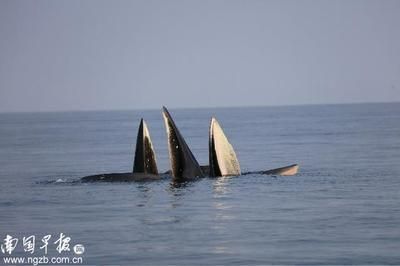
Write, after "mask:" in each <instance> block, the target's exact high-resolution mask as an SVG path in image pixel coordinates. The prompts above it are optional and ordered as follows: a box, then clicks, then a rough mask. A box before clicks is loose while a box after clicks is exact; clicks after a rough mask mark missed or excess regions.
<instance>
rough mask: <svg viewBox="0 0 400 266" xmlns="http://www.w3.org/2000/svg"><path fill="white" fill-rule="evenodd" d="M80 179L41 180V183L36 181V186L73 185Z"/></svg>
mask: <svg viewBox="0 0 400 266" xmlns="http://www.w3.org/2000/svg"><path fill="white" fill-rule="evenodd" d="M79 182H80V179H68V178H57V179H52V180H43V181H38V182H36V184H39V185H43V184H44V185H48V184H56V185H57V184H74V183H79Z"/></svg>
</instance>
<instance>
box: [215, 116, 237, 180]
mask: <svg viewBox="0 0 400 266" xmlns="http://www.w3.org/2000/svg"><path fill="white" fill-rule="evenodd" d="M208 143H209V152H208V153H209V154H208V158H209V165H210V167H209V168H210V170H209V175H210V176H212V177H219V176H238V175H240V174H241V171H240V164H239V160H238V158H237V156H236V152H235V150H234V149H233V146H232V144H231V143H230V142H229V141H228V138H227V137H226V135H225V133H224V131H223V130H222V127H221V126H220V124H219V123H218V121H217V119H216V118H215V117H213V118H211V122H210V130H209V140H208Z"/></svg>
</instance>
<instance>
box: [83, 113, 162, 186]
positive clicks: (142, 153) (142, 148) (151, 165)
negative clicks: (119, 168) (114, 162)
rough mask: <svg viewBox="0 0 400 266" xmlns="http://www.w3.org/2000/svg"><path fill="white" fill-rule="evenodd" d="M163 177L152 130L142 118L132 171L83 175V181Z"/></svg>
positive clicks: (118, 180)
mask: <svg viewBox="0 0 400 266" xmlns="http://www.w3.org/2000/svg"><path fill="white" fill-rule="evenodd" d="M161 178H162V175H159V173H158V169H157V161H156V153H155V151H154V147H153V142H152V141H151V137H150V132H149V129H148V127H147V124H146V122H145V121H144V119H143V118H142V119H141V120H140V124H139V129H138V133H137V137H136V148H135V156H134V160H133V169H132V172H127V173H107V174H97V175H90V176H85V177H82V178H81V181H83V182H94V181H103V182H114V181H116V182H127V181H149V180H159V179H161Z"/></svg>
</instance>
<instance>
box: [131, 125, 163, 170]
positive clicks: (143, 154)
mask: <svg viewBox="0 0 400 266" xmlns="http://www.w3.org/2000/svg"><path fill="white" fill-rule="evenodd" d="M133 173H142V174H148V175H158V169H157V162H156V153H155V152H154V148H153V143H152V141H151V137H150V133H149V129H148V128H147V124H146V122H145V121H144V120H143V118H142V119H141V120H140V125H139V130H138V134H137V138H136V150H135V159H134V162H133Z"/></svg>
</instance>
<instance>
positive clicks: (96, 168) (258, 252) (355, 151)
mask: <svg viewBox="0 0 400 266" xmlns="http://www.w3.org/2000/svg"><path fill="white" fill-rule="evenodd" d="M170 112H171V114H172V116H173V117H174V119H175V122H176V124H177V126H178V127H179V129H180V131H181V133H182V135H183V136H184V137H185V139H186V141H187V143H188V145H189V147H190V148H191V150H192V151H193V153H194V155H195V156H196V158H197V160H198V161H199V163H200V164H207V162H208V127H209V121H210V118H211V116H215V117H217V119H218V121H219V122H220V124H221V126H222V127H223V129H224V131H225V133H226V135H227V136H228V138H229V140H230V142H231V143H232V144H233V146H234V148H235V150H236V152H237V155H238V158H239V160H240V163H241V168H242V171H256V170H267V169H271V168H276V167H281V166H285V165H289V164H292V163H298V164H300V171H299V174H297V175H296V176H286V177H284V176H264V175H248V176H239V177H225V178H215V179H213V178H204V179H201V180H199V181H196V182H191V183H187V184H182V185H181V186H177V185H174V184H173V183H171V181H170V180H169V179H163V180H160V181H155V182H141V183H81V182H79V178H80V177H82V176H85V175H91V174H97V173H106V172H128V171H131V169H132V162H133V152H134V148H135V138H136V133H137V129H138V125H139V121H140V118H142V117H143V118H144V119H145V120H146V121H147V124H148V126H149V129H150V134H151V136H152V139H153V144H154V147H155V150H156V154H157V161H158V168H159V170H162V171H165V170H168V169H169V160H168V150H167V143H166V134H165V128H164V124H163V120H162V116H161V111H160V110H142V111H135V110H132V111H104V112H103V111H99V112H97V111H96V112H94V111H93V112H54V113H3V114H0V181H1V184H0V237H1V241H2V242H1V243H2V244H4V241H3V239H5V238H6V236H7V235H11V236H12V237H15V238H18V239H19V242H18V244H17V246H16V247H15V250H14V251H13V253H12V254H11V255H10V254H8V253H7V254H3V253H2V252H1V253H0V254H1V256H2V261H1V262H0V264H1V263H4V261H3V259H4V257H9V256H25V257H28V256H42V255H43V254H44V253H43V252H44V250H43V249H39V246H41V244H43V242H41V239H42V237H43V236H45V235H49V234H50V235H52V238H51V239H50V244H49V245H48V255H49V256H50V255H51V256H61V255H62V256H70V257H73V256H77V255H76V254H75V253H74V251H73V246H74V245H75V244H82V245H83V246H84V248H85V250H84V253H83V254H81V255H80V256H81V257H82V258H83V264H84V265H217V264H218V265H255V264H307V265H311V264H318V265H320V264H335V265H343V264H397V265H399V264H400V104H399V103H391V104H348V105H313V106H311V105H310V106H287V107H255V108H215V109H170ZM60 233H63V234H65V235H66V236H67V237H70V242H69V244H70V246H69V248H70V251H67V250H66V251H64V252H62V253H61V254H59V253H58V252H57V250H56V247H57V245H56V244H54V242H55V241H56V240H57V239H58V238H59V236H60ZM30 235H35V236H36V250H35V251H34V253H33V254H31V253H27V252H25V251H24V247H23V242H22V241H23V240H22V238H23V237H24V236H30Z"/></svg>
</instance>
